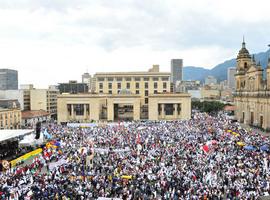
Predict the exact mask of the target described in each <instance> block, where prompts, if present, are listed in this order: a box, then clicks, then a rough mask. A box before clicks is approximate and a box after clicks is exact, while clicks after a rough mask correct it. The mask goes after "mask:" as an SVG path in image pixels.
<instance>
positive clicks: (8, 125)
mask: <svg viewBox="0 0 270 200" xmlns="http://www.w3.org/2000/svg"><path fill="white" fill-rule="evenodd" d="M20 127H21V110H20V109H19V108H12V109H11V108H0V129H18V128H20Z"/></svg>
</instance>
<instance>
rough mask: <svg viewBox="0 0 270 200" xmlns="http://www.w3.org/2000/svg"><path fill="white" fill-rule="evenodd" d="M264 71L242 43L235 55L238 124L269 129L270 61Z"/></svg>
mask: <svg viewBox="0 0 270 200" xmlns="http://www.w3.org/2000/svg"><path fill="white" fill-rule="evenodd" d="M263 72H264V70H263V69H262V67H261V66H260V64H259V63H257V64H256V61H255V58H254V56H253V57H252V56H251V55H250V54H249V51H248V50H247V49H246V44H245V42H244V41H243V43H242V48H241V49H240V51H239V53H238V55H237V67H236V74H235V81H236V91H235V94H234V101H235V105H236V118H237V120H238V121H239V122H241V123H245V124H249V125H252V126H259V127H262V128H264V129H269V128H270V60H268V66H267V68H266V80H265V79H264V78H263Z"/></svg>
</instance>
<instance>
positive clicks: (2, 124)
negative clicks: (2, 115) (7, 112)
mask: <svg viewBox="0 0 270 200" xmlns="http://www.w3.org/2000/svg"><path fill="white" fill-rule="evenodd" d="M12 124H20V120H19V121H17V120H16V119H15V120H14V121H13V122H12V121H10V123H8V120H7V119H6V120H3V121H0V127H4V126H8V125H12Z"/></svg>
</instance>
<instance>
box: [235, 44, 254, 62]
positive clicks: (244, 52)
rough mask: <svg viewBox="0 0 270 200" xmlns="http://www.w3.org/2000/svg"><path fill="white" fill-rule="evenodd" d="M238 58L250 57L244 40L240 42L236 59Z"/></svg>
mask: <svg viewBox="0 0 270 200" xmlns="http://www.w3.org/2000/svg"><path fill="white" fill-rule="evenodd" d="M239 58H251V56H250V54H249V52H248V50H247V48H246V43H245V41H244V40H243V42H242V48H241V49H240V50H239V53H238V55H237V59H239Z"/></svg>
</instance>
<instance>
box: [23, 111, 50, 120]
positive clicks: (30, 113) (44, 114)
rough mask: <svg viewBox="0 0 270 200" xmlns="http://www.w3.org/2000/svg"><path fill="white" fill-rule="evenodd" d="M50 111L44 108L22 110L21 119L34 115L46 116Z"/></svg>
mask: <svg viewBox="0 0 270 200" xmlns="http://www.w3.org/2000/svg"><path fill="white" fill-rule="evenodd" d="M48 115H50V113H48V112H46V111H45V110H27V111H22V119H29V118H35V117H43V116H48Z"/></svg>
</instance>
